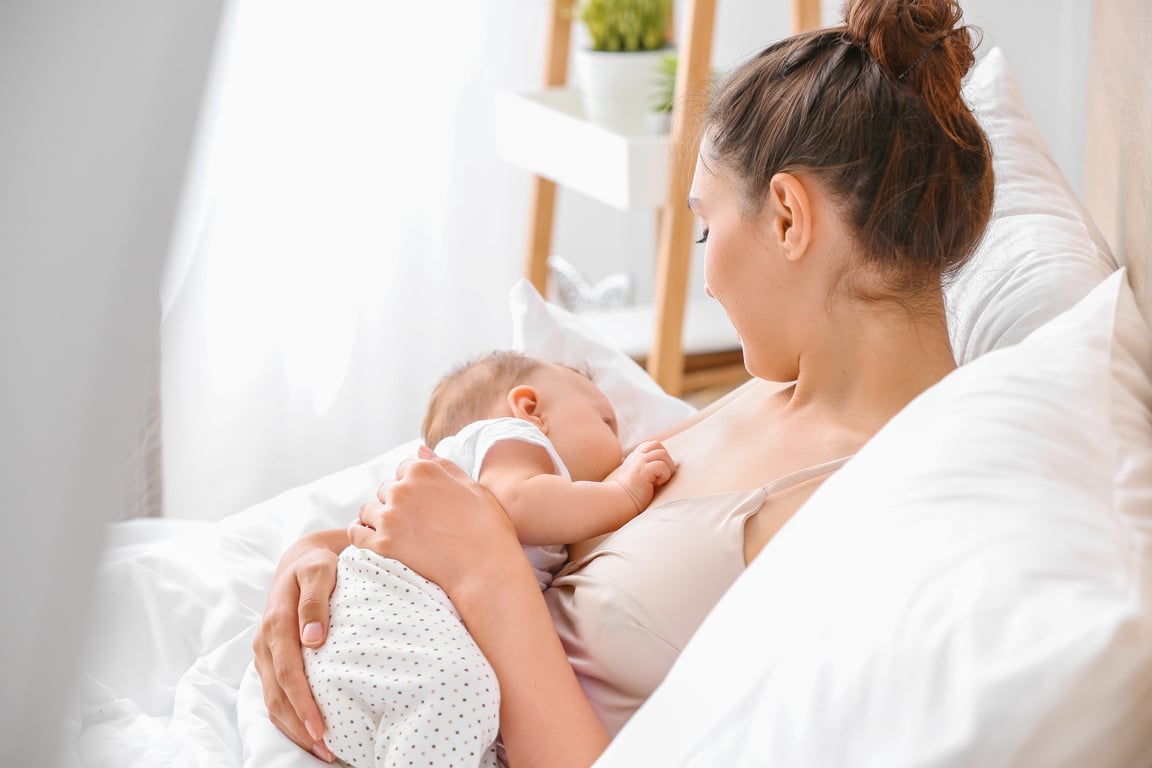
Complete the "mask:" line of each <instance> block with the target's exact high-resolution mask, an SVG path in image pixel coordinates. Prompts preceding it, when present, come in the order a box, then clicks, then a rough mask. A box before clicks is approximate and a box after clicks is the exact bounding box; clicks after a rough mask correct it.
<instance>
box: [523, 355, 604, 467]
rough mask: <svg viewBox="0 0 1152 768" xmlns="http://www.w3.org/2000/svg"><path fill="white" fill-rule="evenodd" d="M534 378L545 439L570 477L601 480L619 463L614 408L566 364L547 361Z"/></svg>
mask: <svg viewBox="0 0 1152 768" xmlns="http://www.w3.org/2000/svg"><path fill="white" fill-rule="evenodd" d="M533 378H534V379H537V380H536V381H534V384H535V385H536V388H537V390H538V391H539V393H540V398H541V401H542V404H543V406H544V414H543V415H544V427H545V432H546V433H547V435H548V439H549V440H551V441H552V445H553V446H555V448H556V452H557V453H559V454H560V458H561V459H563V460H564V464H565V465H567V467H568V472H569V473H570V474H571V475H572V479H573V480H594V481H599V480H603V479H604V478H605V477H607V476H608V473H610V472H611V471H612V470H614V469H616V467H618V466H620V462H621V461H622V460H623V452H622V451H621V449H620V438H619V437H618V436H617V434H616V412H615V411H614V410H613V409H612V404H611V403H610V402H608V398H607V397H606V396H605V395H604V393H603V392H602V391H600V388H599V387H597V386H596V385H595V384H593V383H592V380H591V379H589V378H588V377H587V376H585V375H584V374H582V373H580V372H578V371H575V370H573V369H571V368H568V367H567V366H563V365H554V364H549V365H548V366H547V367H546V369H545V370H544V371H541V372H540V376H539V377H533Z"/></svg>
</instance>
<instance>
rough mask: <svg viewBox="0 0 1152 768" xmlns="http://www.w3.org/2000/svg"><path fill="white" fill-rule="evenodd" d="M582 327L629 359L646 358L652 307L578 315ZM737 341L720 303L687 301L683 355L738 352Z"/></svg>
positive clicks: (653, 322) (649, 305)
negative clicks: (610, 344) (629, 357)
mask: <svg viewBox="0 0 1152 768" xmlns="http://www.w3.org/2000/svg"><path fill="white" fill-rule="evenodd" d="M577 316H578V317H579V318H580V319H581V320H582V321H583V322H584V324H585V325H587V326H588V327H589V328H591V329H592V330H593V331H595V332H596V333H598V334H600V335H601V336H603V337H604V338H605V339H607V340H608V341H610V342H611V343H612V344H613V345H614V346H616V347H617V348H619V349H622V350H623V351H624V352H625V353H626V354H627V355H629V356H631V357H647V356H648V354H649V352H650V351H651V349H652V336H653V333H654V331H655V327H656V320H655V307H653V306H652V305H651V304H638V305H636V306H634V307H625V308H623V309H612V310H604V311H597V312H580V313H578V315H577ZM739 346H740V340H739V338H738V337H737V336H736V331H735V329H733V328H732V323H730V322H728V316H727V315H726V314H725V313H724V308H723V307H721V306H720V302H718V301H715V300H713V299H709V298H699V299H690V300H689V301H688V306H687V308H686V309H685V312H684V353H685V354H687V355H694V354H703V353H706V352H724V351H727V350H731V349H737V348H739Z"/></svg>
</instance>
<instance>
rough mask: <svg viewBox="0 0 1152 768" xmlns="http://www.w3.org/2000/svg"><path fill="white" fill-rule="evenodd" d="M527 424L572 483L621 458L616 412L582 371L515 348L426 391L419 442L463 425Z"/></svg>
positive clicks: (431, 441) (597, 476) (603, 472)
mask: <svg viewBox="0 0 1152 768" xmlns="http://www.w3.org/2000/svg"><path fill="white" fill-rule="evenodd" d="M505 416H515V417H516V418H520V419H524V420H526V421H530V422H532V423H533V424H535V425H536V426H537V427H539V428H540V431H542V432H543V433H544V434H545V435H546V436H547V437H548V439H549V440H550V441H551V442H552V445H553V447H555V448H556V452H557V453H559V454H560V458H561V459H563V460H564V463H565V465H567V467H568V472H569V473H570V474H571V475H572V479H573V480H603V479H604V477H606V476H607V475H608V473H609V472H611V471H612V470H613V469H615V468H616V467H617V466H618V465H619V464H620V461H621V460H622V458H623V457H622V452H621V450H620V441H619V438H618V437H617V435H616V414H615V412H614V411H613V409H612V404H611V403H610V402H608V398H607V396H605V395H604V393H603V392H601V391H600V388H599V387H597V386H596V385H595V384H594V383H593V382H592V379H591V378H589V377H588V376H587V375H586V374H584V373H581V372H580V371H577V370H576V369H574V368H569V367H568V366H565V365H558V364H556V363H546V362H544V361H542V360H536V359H535V358H531V357H528V356H526V355H522V354H520V353H518V352H492V353H489V354H487V355H484V356H483V357H480V358H477V359H476V360H473V361H472V362H470V363H466V364H465V365H463V366H461V367H459V368H457V369H456V370H454V371H452V372H451V373H449V374H448V375H447V376H445V377H444V378H443V379H441V380H440V383H439V384H437V385H436V389H435V390H433V392H432V397H431V399H430V400H429V402H428V412H427V414H426V415H425V417H424V442H425V443H426V444H427V445H429V446H430V447H433V448H434V447H435V446H436V444H437V443H439V442H440V441H441V440H442V439H444V438H445V437H447V436H449V435H454V434H456V433H457V432H459V431H460V430H461V429H463V428H464V427H465V426H467V425H468V424H471V423H472V422H474V421H479V420H481V419H495V418H500V417H505Z"/></svg>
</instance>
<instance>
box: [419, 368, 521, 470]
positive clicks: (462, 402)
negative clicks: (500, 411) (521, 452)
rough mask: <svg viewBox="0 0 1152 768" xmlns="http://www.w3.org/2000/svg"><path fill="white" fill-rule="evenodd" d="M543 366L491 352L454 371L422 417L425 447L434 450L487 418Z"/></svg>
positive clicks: (441, 385)
mask: <svg viewBox="0 0 1152 768" xmlns="http://www.w3.org/2000/svg"><path fill="white" fill-rule="evenodd" d="M542 365H543V363H542V362H540V361H539V360H536V359H534V358H531V357H528V356H527V355H523V354H521V353H519V352H504V351H501V352H491V353H489V354H487V355H484V356H482V357H478V358H476V359H475V360H472V361H470V362H467V363H465V364H464V365H462V366H460V367H459V368H456V369H455V370H453V371H452V372H451V373H449V374H448V375H447V376H445V377H444V378H442V379H441V380H440V383H439V384H437V385H436V388H435V389H434V390H432V397H431V398H430V399H429V400H428V412H427V413H426V414H425V415H424V428H423V433H424V444H425V445H427V446H429V447H430V448H435V447H436V444H437V443H439V442H440V441H441V440H443V439H444V438H445V437H448V436H449V435H454V434H456V433H457V432H459V431H460V430H461V429H463V428H464V427H465V426H467V425H468V424H471V423H472V422H474V421H479V420H480V419H490V418H492V417H493V416H494V415H495V414H496V409H497V408H499V405H500V403H501V402H503V400H504V397H505V396H506V395H507V394H508V392H510V391H511V390H512V388H513V387H515V386H517V385H518V384H523V383H524V382H525V379H527V377H528V376H529V374H531V373H532V372H533V371H535V370H536V369H538V368H540V367H541V366H542Z"/></svg>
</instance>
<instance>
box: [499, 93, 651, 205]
mask: <svg viewBox="0 0 1152 768" xmlns="http://www.w3.org/2000/svg"><path fill="white" fill-rule="evenodd" d="M496 149H497V152H498V153H499V154H500V156H501V157H502V158H503V159H504V160H507V161H508V162H510V163H512V164H513V165H517V166H520V167H521V168H524V169H526V170H529V171H531V172H532V173H535V174H537V175H538V176H543V177H544V178H546V179H551V180H552V181H555V182H556V183H557V184H560V185H561V186H564V187H568V188H570V189H575V190H577V191H579V192H582V193H584V194H586V195H588V196H589V197H593V198H595V199H597V200H600V201H601V202H604V203H607V204H608V205H612V206H614V207H616V208H619V209H621V210H629V209H632V208H659V207H661V206H662V205H664V201H665V197H666V195H667V194H668V167H669V141H668V135H667V134H651V133H646V132H645V131H644V128H643V127H642V126H641V125H637V126H636V129H635V130H634V131H620V130H617V129H613V128H609V127H607V126H604V125H599V124H597V123H594V122H592V121H590V120H588V119H587V118H586V117H585V116H584V110H583V107H582V106H581V104H580V92H579V91H578V90H576V89H575V88H569V87H564V88H548V89H545V90H541V91H535V92H531V93H514V92H511V91H501V92H500V93H498V94H497V95H496Z"/></svg>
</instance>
